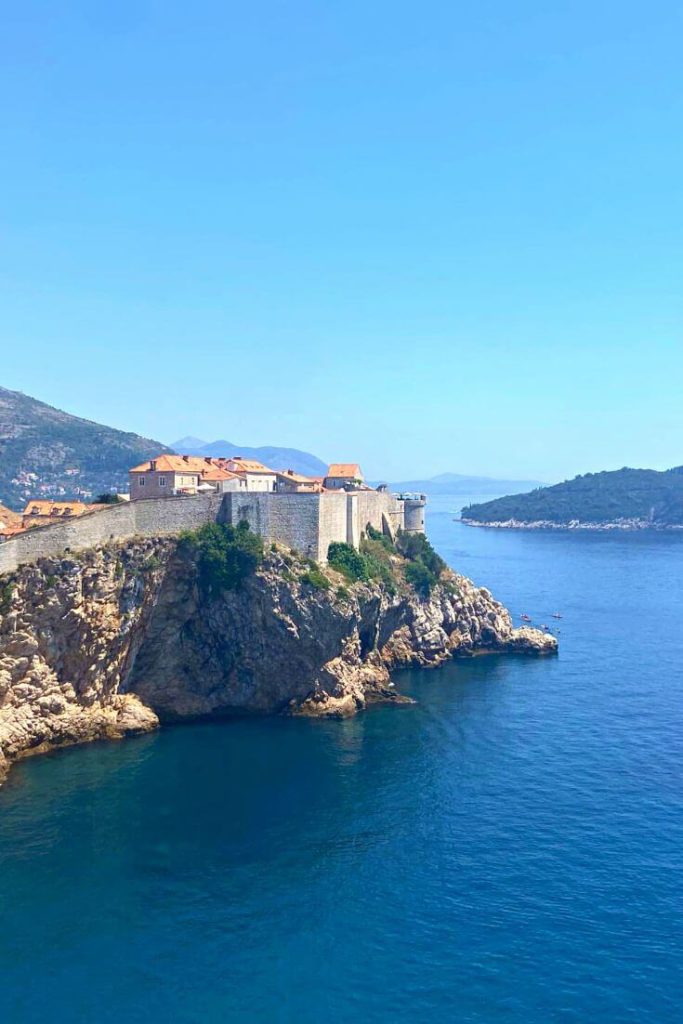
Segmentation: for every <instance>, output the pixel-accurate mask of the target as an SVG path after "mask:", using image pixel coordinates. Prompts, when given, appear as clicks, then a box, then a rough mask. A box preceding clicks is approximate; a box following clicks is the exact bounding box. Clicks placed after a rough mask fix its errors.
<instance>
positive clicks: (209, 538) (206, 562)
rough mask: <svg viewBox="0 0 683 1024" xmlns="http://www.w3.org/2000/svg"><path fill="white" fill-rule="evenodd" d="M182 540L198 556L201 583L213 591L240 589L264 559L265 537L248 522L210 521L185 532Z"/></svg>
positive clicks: (183, 544)
mask: <svg viewBox="0 0 683 1024" xmlns="http://www.w3.org/2000/svg"><path fill="white" fill-rule="evenodd" d="M180 543H181V545H182V546H183V547H185V548H186V549H189V550H190V551H191V552H192V553H193V554H194V557H195V558H196V560H197V569H198V571H199V585H200V587H201V588H202V589H203V590H204V591H205V592H206V593H207V594H209V595H211V596H216V595H217V594H220V593H221V592H222V591H224V590H238V589H239V588H240V587H241V586H242V584H243V583H244V581H245V580H246V579H247V578H248V577H249V576H251V575H252V574H253V573H254V572H255V571H256V569H257V568H258V566H259V565H260V564H261V562H262V560H263V541H262V540H261V538H260V537H259V536H257V534H255V533H252V532H251V530H250V529H249V525H248V524H247V523H245V522H241V523H238V525H237V526H226V525H224V524H223V523H206V524H205V525H204V526H201V527H200V528H199V529H198V530H195V531H193V532H187V533H184V534H181V538H180Z"/></svg>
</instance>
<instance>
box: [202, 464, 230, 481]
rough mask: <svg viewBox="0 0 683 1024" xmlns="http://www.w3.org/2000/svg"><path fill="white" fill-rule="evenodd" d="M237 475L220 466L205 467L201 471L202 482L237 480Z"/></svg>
mask: <svg viewBox="0 0 683 1024" xmlns="http://www.w3.org/2000/svg"><path fill="white" fill-rule="evenodd" d="M237 479H239V473H231V472H230V470H229V469H223V468H222V467H221V466H206V467H205V468H204V469H203V470H202V480H237Z"/></svg>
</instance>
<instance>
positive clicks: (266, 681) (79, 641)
mask: <svg viewBox="0 0 683 1024" xmlns="http://www.w3.org/2000/svg"><path fill="white" fill-rule="evenodd" d="M323 572H324V575H325V577H326V578H327V579H328V580H329V583H330V586H329V589H324V588H322V587H316V586H314V585H312V584H311V583H310V582H307V580H309V579H310V571H307V567H306V565H305V564H303V563H301V564H299V563H297V561H296V560H294V561H293V560H292V558H291V557H290V556H289V555H287V554H286V553H283V552H280V551H277V550H274V551H269V552H268V553H267V555H266V556H265V558H264V561H263V562H262V564H261V565H260V567H259V568H258V570H257V571H256V572H255V573H254V574H253V575H252V576H250V577H249V578H248V579H247V580H246V581H245V582H244V584H243V586H242V587H241V588H240V589H237V590H231V591H225V592H223V593H221V594H218V595H216V596H213V597H211V596H208V595H207V594H206V593H205V592H204V591H203V590H202V588H201V587H200V586H199V585H198V571H197V565H196V562H195V560H194V558H193V557H192V554H191V551H189V550H188V549H187V548H184V547H183V546H182V545H179V544H178V542H177V540H175V539H171V538H164V539H158V540H139V541H131V542H128V543H125V544H120V545H116V544H112V545H110V546H107V547H104V548H97V549H92V550H89V551H86V552H83V553H81V554H79V555H77V556H76V555H72V556H69V557H64V558H60V559H43V560H42V561H40V562H38V563H37V564H35V565H27V566H24V567H23V568H21V569H20V570H18V571H17V572H15V573H13V574H12V575H11V576H5V577H3V578H1V579H0V774H2V772H3V769H4V770H6V769H7V768H8V766H9V765H10V763H11V762H12V761H14V760H16V759H18V758H20V757H25V756H28V755H30V754H35V753H41V752H45V751H49V750H54V749H56V748H59V747H61V746H65V745H68V744H73V743H82V742H87V741H90V740H96V739H102V738H120V737H123V736H126V735H131V734H135V733H142V732H148V731H150V730H152V729H155V728H157V727H158V726H159V724H160V723H163V722H169V721H177V720H180V719H187V718H197V717H205V716H217V715H230V714H236V713H247V712H254V713H262V714H282V713H284V714H307V715H316V716H344V715H349V714H353V713H355V712H356V711H358V710H360V709H362V708H364V707H366V706H367V705H368V704H370V703H374V702H378V701H392V702H397V703H398V702H407V698H403V697H401V696H400V695H399V694H398V693H397V692H396V690H395V688H394V686H393V685H392V682H391V678H390V670H391V669H392V668H394V667H396V666H399V665H411V664H412V665H424V666H437V665H439V664H441V663H442V662H444V661H445V660H446V659H448V658H451V657H454V656H463V655H471V654H474V653H477V652H511V653H524V654H548V653H554V652H555V651H556V649H557V642H556V640H555V639H554V637H552V636H548V635H546V634H544V633H541V632H540V631H538V630H534V629H529V628H522V629H515V628H513V626H512V623H511V620H510V616H509V614H508V612H507V611H506V609H505V608H504V607H503V606H502V605H501V604H500V603H499V602H498V601H496V600H494V598H493V597H492V595H491V594H490V593H489V591H488V590H486V589H484V588H481V587H477V586H475V585H474V583H472V582H471V581H470V580H468V579H466V578H465V577H463V576H459V575H457V574H455V573H451V572H450V571H447V572H446V573H445V574H444V575H443V577H442V579H441V581H440V582H439V583H438V584H437V586H435V587H434V588H433V590H432V592H431V594H430V595H429V596H428V597H420V596H419V595H418V594H417V593H416V592H415V591H414V590H412V589H411V588H409V587H402V588H400V589H398V590H395V591H392V590H391V589H389V588H387V587H386V586H385V585H383V584H380V583H375V582H372V583H356V584H354V585H352V586H351V585H349V584H348V583H347V582H346V581H344V580H343V579H342V578H341V577H339V576H338V574H336V573H335V572H334V571H333V570H331V569H329V568H328V569H325V570H323Z"/></svg>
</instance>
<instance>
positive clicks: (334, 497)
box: [0, 491, 424, 574]
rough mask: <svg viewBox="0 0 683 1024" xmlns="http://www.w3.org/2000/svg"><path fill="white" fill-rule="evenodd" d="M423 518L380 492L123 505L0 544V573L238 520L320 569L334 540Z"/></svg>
mask: <svg viewBox="0 0 683 1024" xmlns="http://www.w3.org/2000/svg"><path fill="white" fill-rule="evenodd" d="M416 501H417V504H418V505H420V513H421V514H420V515H419V516H417V517H416V515H415V512H414V510H413V509H411V507H412V506H414V505H415V502H416ZM423 513H424V499H421V500H418V499H410V498H408V499H402V498H399V497H396V495H393V494H390V493H388V492H382V491H353V492H349V493H347V492H345V491H338V492H327V491H324V492H323V493H322V494H305V493H294V494H277V493H272V492H271V493H267V492H247V493H239V492H233V493H230V492H228V493H226V494H210V495H197V496H195V497H172V498H149V499H142V500H138V501H128V502H125V503H122V504H120V505H112V506H111V507H109V508H105V509H100V510H98V511H96V512H91V513H88V514H86V515H83V516H79V517H78V518H74V519H71V520H69V521H67V522H65V521H61V522H57V523H51V524H49V525H47V526H37V527H34V528H32V529H30V530H27V531H26V533H21V534H18V535H17V536H15V537H12V538H10V539H9V540H7V541H5V542H4V543H0V574H2V573H7V572H13V571H14V570H15V569H17V568H18V567H19V566H20V565H24V564H26V563H30V562H35V561H37V560H38V559H39V558H46V557H58V556H61V555H64V554H66V553H68V552H69V551H83V550H85V549H87V548H92V547H101V546H102V545H104V544H108V543H110V542H112V541H123V540H131V539H132V538H133V537H159V536H167V535H169V534H171V535H172V534H178V533H180V532H181V531H182V530H194V529H197V527H199V526H202V525H203V524H204V523H210V522H223V523H232V524H233V525H236V524H237V523H238V522H239V521H240V520H242V519H245V520H246V521H247V522H248V523H249V526H250V527H251V528H252V530H254V532H255V533H258V534H259V535H260V536H262V537H263V538H264V540H266V541H276V542H277V543H279V544H283V545H284V546H286V547H289V548H295V549H296V550H297V551H300V552H301V553H302V554H304V555H307V556H308V557H310V558H314V559H315V560H316V561H319V562H325V561H326V560H327V549H328V548H329V545H330V544H331V543H332V541H346V542H347V543H349V544H353V546H354V547H358V545H359V543H360V538H361V533H362V532H363V530H365V528H366V526H367V525H368V523H369V524H370V525H371V526H373V527H374V528H375V529H377V530H381V531H383V532H385V533H391V534H392V535H395V533H396V531H397V530H398V529H399V528H401V529H404V528H405V529H408V530H416V529H417V530H420V531H421V532H424V515H423ZM418 520H419V522H418ZM420 524H421V525H420Z"/></svg>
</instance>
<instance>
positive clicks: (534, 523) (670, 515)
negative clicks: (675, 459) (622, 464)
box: [462, 466, 683, 529]
mask: <svg viewBox="0 0 683 1024" xmlns="http://www.w3.org/2000/svg"><path fill="white" fill-rule="evenodd" d="M462 517H463V520H464V521H465V522H470V523H474V524H476V525H487V524H491V525H493V524H496V525H504V526H511V527H527V528H528V527H536V528H542V527H544V526H545V527H556V528H562V527H567V528H571V527H576V526H584V527H587V528H594V529H604V528H606V527H608V526H619V527H620V528H622V529H623V528H631V529H644V528H648V527H651V528H653V529H662V528H671V527H683V466H678V467H676V468H675V469H668V470H666V471H665V472H658V471H657V470H654V469H628V468H624V469H618V470H614V471H612V472H606V473H586V474H585V475H584V476H577V477H575V478H574V479H573V480H566V481H565V482H564V483H561V484H555V486H554V487H543V488H541V489H540V490H536V491H532V492H531V493H530V494H516V495H507V496H506V497H504V498H497V499H496V500H494V501H487V502H483V503H481V504H479V505H470V506H468V507H467V508H464V509H463V510H462Z"/></svg>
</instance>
